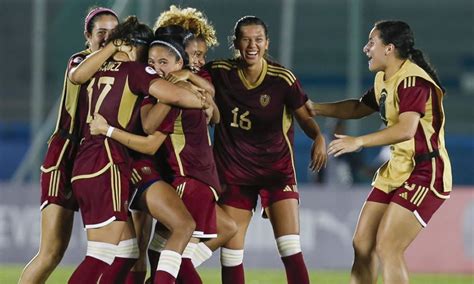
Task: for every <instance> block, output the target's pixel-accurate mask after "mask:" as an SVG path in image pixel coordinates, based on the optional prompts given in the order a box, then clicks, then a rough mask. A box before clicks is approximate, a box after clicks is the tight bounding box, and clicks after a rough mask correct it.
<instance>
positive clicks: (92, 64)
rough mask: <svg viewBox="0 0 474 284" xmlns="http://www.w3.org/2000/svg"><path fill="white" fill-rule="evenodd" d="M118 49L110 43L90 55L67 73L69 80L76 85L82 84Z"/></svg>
mask: <svg viewBox="0 0 474 284" xmlns="http://www.w3.org/2000/svg"><path fill="white" fill-rule="evenodd" d="M119 48H120V47H119V46H117V45H115V44H113V43H112V42H110V43H108V44H107V45H106V46H105V47H104V48H101V49H99V50H97V51H95V52H93V53H91V54H90V55H89V56H87V57H86V58H85V59H84V61H82V62H81V63H80V64H79V65H77V66H76V67H74V68H73V69H71V71H69V74H68V77H69V80H71V81H72V82H73V83H74V84H77V85H80V84H84V83H85V82H87V81H88V80H89V79H90V78H92V76H94V74H95V73H96V72H97V71H99V68H100V67H101V66H102V64H104V62H105V61H106V60H107V59H109V58H110V57H111V56H112V55H114V54H115V52H117V51H118V50H119Z"/></svg>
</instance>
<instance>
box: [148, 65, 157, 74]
mask: <svg viewBox="0 0 474 284" xmlns="http://www.w3.org/2000/svg"><path fill="white" fill-rule="evenodd" d="M145 71H146V73H148V74H151V75H155V74H156V71H155V69H153V68H152V67H150V66H147V67H146V68H145Z"/></svg>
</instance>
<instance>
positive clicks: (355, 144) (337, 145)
mask: <svg viewBox="0 0 474 284" xmlns="http://www.w3.org/2000/svg"><path fill="white" fill-rule="evenodd" d="M334 136H335V137H336V138H337V139H335V140H333V141H331V143H329V147H328V154H329V155H334V157H339V156H340V155H342V154H345V153H351V152H357V151H360V150H361V149H362V146H363V145H362V140H361V139H360V138H359V137H352V136H347V135H341V134H334Z"/></svg>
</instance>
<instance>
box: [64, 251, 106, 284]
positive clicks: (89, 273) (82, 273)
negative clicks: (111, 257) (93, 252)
mask: <svg viewBox="0 0 474 284" xmlns="http://www.w3.org/2000/svg"><path fill="white" fill-rule="evenodd" d="M107 267H109V265H108V264H107V263H105V262H103V261H102V260H100V259H97V258H94V257H91V256H86V258H85V259H84V260H83V261H82V262H81V264H79V266H78V267H77V268H76V270H74V272H73V273H72V275H71V278H69V281H68V283H69V284H83V283H97V280H99V278H100V276H101V275H102V273H103V272H104V271H105V270H106V269H107Z"/></svg>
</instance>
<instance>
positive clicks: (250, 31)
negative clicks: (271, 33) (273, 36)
mask: <svg viewBox="0 0 474 284" xmlns="http://www.w3.org/2000/svg"><path fill="white" fill-rule="evenodd" d="M269 43H270V41H269V40H268V39H267V36H266V35H265V30H264V28H263V27H262V26H261V25H246V26H242V27H241V28H240V33H239V36H238V37H237V38H236V39H235V41H234V47H235V49H237V50H239V52H240V56H241V58H242V60H243V61H245V63H247V65H248V66H253V65H256V64H260V63H261V62H262V60H263V58H264V55H265V52H266V51H267V49H268V45H269Z"/></svg>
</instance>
